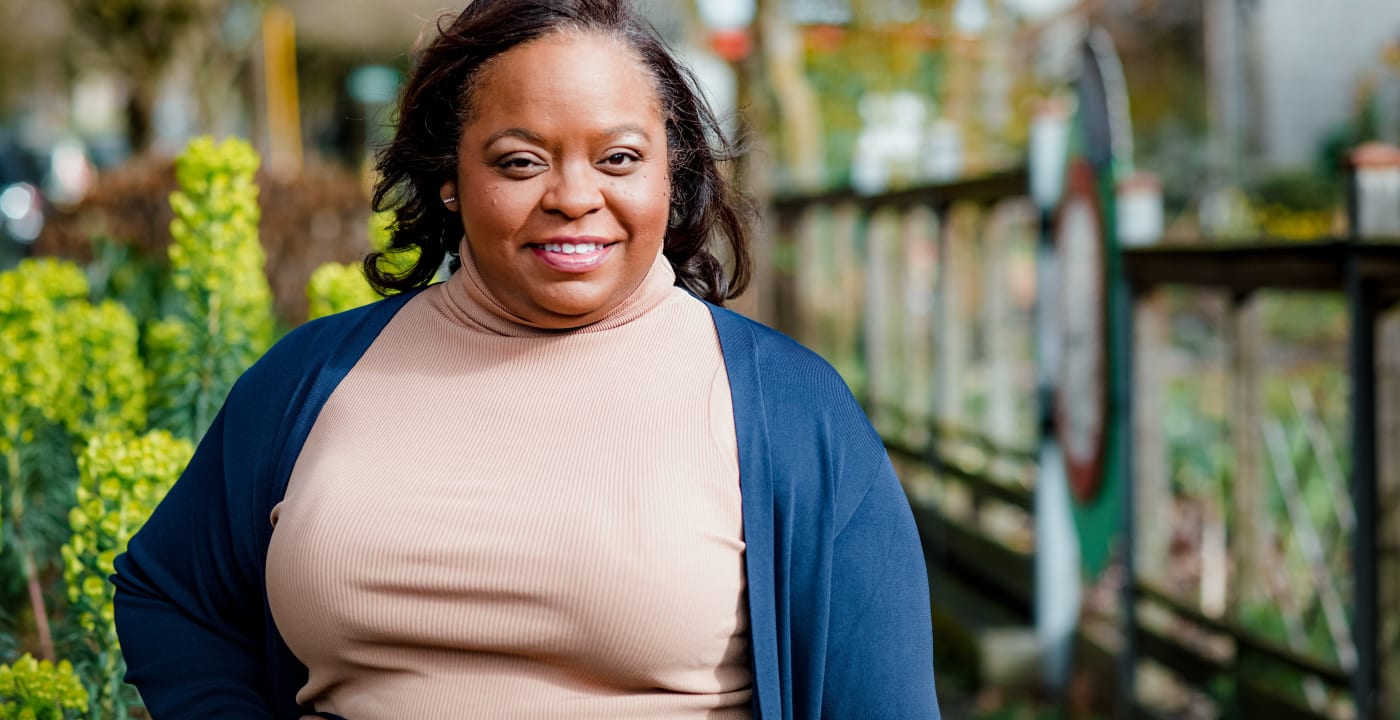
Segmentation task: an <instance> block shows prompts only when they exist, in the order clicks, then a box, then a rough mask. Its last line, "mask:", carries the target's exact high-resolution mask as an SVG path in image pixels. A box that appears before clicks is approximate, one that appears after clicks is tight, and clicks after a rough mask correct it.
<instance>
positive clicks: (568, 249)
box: [544, 243, 603, 255]
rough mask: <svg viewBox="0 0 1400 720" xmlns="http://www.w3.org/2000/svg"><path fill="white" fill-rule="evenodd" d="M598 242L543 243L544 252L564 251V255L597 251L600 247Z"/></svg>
mask: <svg viewBox="0 0 1400 720" xmlns="http://www.w3.org/2000/svg"><path fill="white" fill-rule="evenodd" d="M602 247H603V246H602V245H599V244H598V243H577V244H575V243H545V244H544V249H545V251H546V252H557V253H564V254H565V255H577V254H581V253H591V252H597V251H598V250H601V249H602Z"/></svg>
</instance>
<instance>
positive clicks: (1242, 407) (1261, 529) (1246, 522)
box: [1225, 295, 1268, 620]
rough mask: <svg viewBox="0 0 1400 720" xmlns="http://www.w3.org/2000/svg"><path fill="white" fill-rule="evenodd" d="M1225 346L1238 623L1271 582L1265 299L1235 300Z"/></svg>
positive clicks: (1232, 597)
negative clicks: (1263, 384) (1264, 437)
mask: <svg viewBox="0 0 1400 720" xmlns="http://www.w3.org/2000/svg"><path fill="white" fill-rule="evenodd" d="M1225 343H1226V348H1227V352H1228V355H1229V361H1228V362H1229V368H1228V374H1229V377H1230V390H1229V402H1230V410H1229V417H1230V421H1229V425H1230V440H1231V444H1232V446H1233V447H1234V453H1235V475H1234V478H1233V483H1232V488H1231V490H1232V492H1231V495H1232V498H1231V510H1232V511H1233V516H1232V517H1229V518H1228V520H1227V522H1226V527H1231V528H1236V529H1237V531H1236V532H1235V533H1233V534H1232V535H1231V536H1230V549H1229V552H1230V558H1231V560H1232V564H1233V566H1234V569H1235V572H1234V573H1233V574H1232V576H1231V577H1230V583H1231V587H1230V588H1229V590H1228V597H1229V608H1230V612H1231V616H1232V617H1233V618H1234V619H1235V620H1238V619H1239V617H1240V615H1239V612H1240V610H1241V609H1242V606H1243V605H1244V604H1245V603H1247V602H1252V601H1257V600H1260V599H1262V597H1263V596H1262V592H1263V588H1264V583H1265V582H1266V580H1265V577H1266V573H1265V568H1266V567H1267V565H1266V563H1265V562H1264V558H1263V557H1262V551H1263V549H1264V548H1265V547H1267V543H1268V538H1267V537H1266V536H1265V526H1264V523H1263V518H1264V512H1265V511H1266V510H1267V508H1266V506H1265V503H1264V492H1263V490H1264V483H1263V481H1262V478H1263V470H1264V468H1263V464H1262V462H1261V453H1260V448H1259V430H1258V428H1259V423H1260V420H1261V418H1262V417H1263V408H1262V400H1261V398H1260V392H1259V384H1260V376H1261V367H1260V365H1261V360H1262V358H1261V355H1262V354H1263V345H1264V337H1263V328H1262V327H1261V323H1260V317H1259V300H1258V298H1257V297H1255V296H1253V295H1242V296H1237V297H1235V298H1232V300H1231V302H1230V304H1229V306H1228V307H1227V309H1226V311H1225Z"/></svg>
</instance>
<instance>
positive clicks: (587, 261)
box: [529, 239, 617, 273]
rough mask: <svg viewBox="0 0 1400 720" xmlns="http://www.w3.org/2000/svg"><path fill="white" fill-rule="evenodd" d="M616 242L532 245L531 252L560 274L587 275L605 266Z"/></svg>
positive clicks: (544, 243)
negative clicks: (604, 263)
mask: <svg viewBox="0 0 1400 720" xmlns="http://www.w3.org/2000/svg"><path fill="white" fill-rule="evenodd" d="M614 245H617V243H615V242H603V241H600V240H584V239H578V240H573V241H564V240H560V241H558V242H553V241H551V242H543V243H531V244H530V245H529V248H530V252H532V253H534V255H535V257H536V258H537V259H538V260H540V261H541V262H543V263H544V264H545V265H546V266H548V267H550V268H551V269H554V270H557V271H559V272H565V273H585V272H588V271H590V270H593V269H595V268H597V267H598V266H599V265H602V264H603V261H604V260H606V259H607V257H608V255H609V254H611V252H612V248H613V246H614Z"/></svg>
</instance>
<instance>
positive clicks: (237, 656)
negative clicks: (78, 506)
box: [112, 407, 273, 720]
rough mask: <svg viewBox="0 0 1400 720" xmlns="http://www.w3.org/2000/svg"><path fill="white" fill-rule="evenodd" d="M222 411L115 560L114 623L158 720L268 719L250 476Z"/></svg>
mask: <svg viewBox="0 0 1400 720" xmlns="http://www.w3.org/2000/svg"><path fill="white" fill-rule="evenodd" d="M227 413H228V408H227V407H225V409H224V410H222V411H220V413H219V415H218V416H217V417H216V418H215V420H214V423H213V424H212V425H211V426H210V428H209V431H208V432H207V433H206V434H205V436H204V439H203V440H202V441H201V442H200V444H199V447H198V449H197V450H196V451H195V455H194V458H193V459H192V460H191V461H190V464H189V466H188V467H187V468H186V470H185V472H184V474H183V475H181V477H180V479H179V481H178V482H176V483H175V486H174V487H173V488H172V489H171V491H170V493H169V494H168V495H166V497H165V499H164V500H163V501H162V502H161V504H160V505H159V506H158V507H157V508H156V511H155V512H154V513H153V514H152V516H151V518H150V520H149V521H147V523H146V525H145V526H144V527H143V528H142V529H141V530H140V531H139V532H138V533H137V534H136V536H135V537H133V538H132V539H131V542H130V544H129V546H128V549H127V552H126V553H125V554H123V555H122V556H120V557H118V558H117V561H116V575H115V576H113V578H112V581H113V583H114V584H115V585H116V588H117V590H116V600H115V610H116V625H117V633H118V636H119V637H120V639H121V643H122V653H123V655H124V656H125V658H126V663H127V675H126V680H127V682H129V683H131V684H132V685H135V686H136V688H137V689H138V690H139V691H140V693H141V699H142V700H143V702H144V703H145V705H146V707H147V709H148V710H149V712H150V714H151V717H153V718H156V720H164V719H165V718H180V717H200V718H235V717H236V718H270V717H273V713H272V710H271V707H270V704H269V701H268V697H267V669H266V666H265V650H264V647H265V642H264V630H265V628H264V615H263V593H262V581H261V577H260V573H259V572H258V571H257V567H258V563H256V562H253V560H254V558H255V557H256V555H255V553H256V548H255V543H256V540H255V538H254V536H253V534H252V533H251V532H250V530H251V529H252V528H253V527H255V524H256V522H255V518H254V514H255V510H254V507H253V506H254V504H255V503H253V502H252V498H251V495H250V493H249V492H248V486H249V485H251V484H252V483H251V482H250V480H251V479H250V478H241V477H229V473H230V471H231V470H232V471H238V470H239V466H240V465H241V463H240V462H238V461H237V457H230V455H234V456H236V455H238V454H239V453H240V451H242V452H248V451H249V450H250V448H247V447H238V446H237V441H238V438H232V437H228V435H229V421H228V418H227V417H226V415H227Z"/></svg>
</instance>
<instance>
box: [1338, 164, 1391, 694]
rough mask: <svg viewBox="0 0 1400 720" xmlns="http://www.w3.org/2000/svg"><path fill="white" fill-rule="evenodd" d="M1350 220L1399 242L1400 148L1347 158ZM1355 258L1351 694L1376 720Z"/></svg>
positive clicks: (1362, 331)
mask: <svg viewBox="0 0 1400 720" xmlns="http://www.w3.org/2000/svg"><path fill="white" fill-rule="evenodd" d="M1347 160H1348V165H1349V168H1348V169H1349V171H1350V175H1349V177H1348V178H1347V188H1348V193H1347V214H1348V220H1350V228H1351V234H1352V239H1353V240H1354V241H1357V242H1360V241H1364V240H1367V239H1372V238H1379V237H1387V236H1390V237H1394V236H1400V148H1395V147H1392V146H1389V145H1383V144H1380V143H1367V144H1365V145H1362V146H1361V147H1359V148H1357V149H1356V150H1354V151H1353V152H1352V153H1351V155H1350V156H1349V157H1348V158H1347ZM1358 252H1359V251H1358V250H1357V249H1356V248H1353V249H1352V252H1351V253H1349V254H1348V258H1347V267H1346V283H1347V302H1348V304H1349V305H1350V308H1351V343H1350V357H1349V364H1350V366H1351V367H1350V372H1351V408H1352V416H1351V442H1352V466H1351V491H1352V502H1353V504H1354V505H1355V507H1356V532H1355V535H1354V536H1353V537H1352V566H1353V572H1354V574H1355V582H1356V585H1355V590H1354V597H1355V603H1356V609H1355V611H1354V612H1353V613H1352V618H1353V620H1352V623H1353V628H1352V631H1353V632H1352V635H1353V636H1354V637H1355V638H1356V643H1357V646H1356V651H1357V652H1356V668H1355V670H1354V671H1353V675H1352V694H1353V696H1354V697H1355V701H1356V718H1357V720H1373V719H1374V718H1378V717H1380V677H1381V674H1380V656H1379V652H1378V650H1379V642H1378V640H1379V635H1380V631H1381V629H1382V628H1381V627H1380V617H1379V611H1380V608H1379V597H1380V592H1379V580H1380V578H1379V576H1378V571H1379V567H1380V563H1379V557H1378V554H1377V546H1376V529H1377V523H1376V520H1377V511H1376V504H1377V501H1378V500H1379V494H1378V492H1377V482H1376V474H1377V465H1376V460H1377V443H1376V427H1377V424H1376V420H1377V417H1376V416H1377V412H1376V319H1377V316H1378V314H1379V307H1378V301H1377V300H1378V299H1377V296H1376V292H1375V288H1374V287H1372V286H1371V285H1370V284H1369V283H1368V282H1367V280H1366V278H1365V277H1364V275H1363V274H1362V268H1361V264H1360V259H1359V257H1358Z"/></svg>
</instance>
